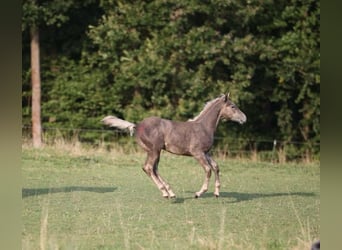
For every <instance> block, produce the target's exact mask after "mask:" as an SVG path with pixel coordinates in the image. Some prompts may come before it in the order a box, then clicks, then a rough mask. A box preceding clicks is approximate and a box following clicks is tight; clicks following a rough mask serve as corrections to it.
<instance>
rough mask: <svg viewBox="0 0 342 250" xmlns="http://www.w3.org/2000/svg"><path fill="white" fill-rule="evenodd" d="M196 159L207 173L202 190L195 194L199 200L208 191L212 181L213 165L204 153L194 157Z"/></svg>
mask: <svg viewBox="0 0 342 250" xmlns="http://www.w3.org/2000/svg"><path fill="white" fill-rule="evenodd" d="M194 157H195V158H196V159H197V160H198V162H199V163H200V164H201V166H202V167H203V169H204V172H205V178H204V182H203V185H202V188H201V189H200V191H198V192H196V193H195V198H198V197H200V196H201V195H202V194H203V193H205V192H207V191H208V186H209V180H210V176H211V165H210V164H209V161H208V160H207V157H206V155H205V154H204V153H202V154H199V155H194Z"/></svg>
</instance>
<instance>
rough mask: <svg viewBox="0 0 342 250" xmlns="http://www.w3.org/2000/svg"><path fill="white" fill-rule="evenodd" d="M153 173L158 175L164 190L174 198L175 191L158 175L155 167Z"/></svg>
mask: <svg viewBox="0 0 342 250" xmlns="http://www.w3.org/2000/svg"><path fill="white" fill-rule="evenodd" d="M155 175H156V176H157V177H158V179H159V181H160V182H161V183H162V184H163V185H164V187H165V189H166V191H167V192H168V193H169V197H170V198H175V197H176V195H175V193H174V192H173V191H172V189H171V187H170V185H169V184H168V183H167V182H166V181H165V180H164V179H163V178H162V177H161V176H160V175H159V173H158V169H157V168H156V169H155Z"/></svg>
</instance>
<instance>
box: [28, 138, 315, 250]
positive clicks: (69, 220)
mask: <svg viewBox="0 0 342 250" xmlns="http://www.w3.org/2000/svg"><path fill="white" fill-rule="evenodd" d="M144 160H145V155H144V154H142V153H139V152H138V153H136V154H124V153H123V152H116V151H112V152H108V151H106V150H103V149H84V148H82V147H77V145H76V146H75V145H73V146H70V145H69V146H68V145H59V146H54V147H45V148H43V149H39V150H34V149H31V148H30V147H28V146H24V147H23V153H22V177H23V191H22V196H23V206H22V221H23V230H22V245H23V249H305V248H307V246H309V245H310V244H311V243H312V242H313V241H314V240H315V239H318V238H319V229H320V226H319V224H320V221H319V220H320V219H319V206H320V170H319V169H320V167H319V165H317V164H310V165H303V164H293V163H292V164H272V163H262V162H251V161H248V160H240V161H238V160H227V159H217V162H218V163H219V165H220V169H221V183H222V184H221V197H220V198H218V199H217V198H215V197H214V195H213V186H214V185H213V179H212V181H211V183H210V184H211V185H210V187H209V191H208V193H207V194H205V195H204V196H203V197H201V198H199V199H194V198H193V197H194V193H195V192H196V191H198V190H199V189H200V187H201V185H202V182H203V179H204V173H203V170H202V168H201V167H200V166H199V165H198V163H197V162H196V161H195V160H194V159H192V158H189V157H180V156H174V155H170V154H168V153H163V154H162V157H161V161H160V168H159V169H160V173H161V175H162V176H163V177H165V179H167V180H168V181H169V183H170V185H171V186H172V188H173V190H174V192H175V193H176V195H177V198H176V199H171V200H167V199H164V198H162V197H161V193H160V192H159V190H158V189H157V188H156V187H155V186H154V184H153V183H152V181H151V180H149V179H148V178H147V176H146V175H145V173H144V172H143V171H142V170H141V167H142V164H143V163H144Z"/></svg>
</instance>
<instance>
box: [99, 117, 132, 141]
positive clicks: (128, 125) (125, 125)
mask: <svg viewBox="0 0 342 250" xmlns="http://www.w3.org/2000/svg"><path fill="white" fill-rule="evenodd" d="M101 122H103V123H104V124H105V125H108V126H110V127H115V128H119V129H128V130H129V133H130V135H131V136H133V135H134V131H135V124H134V123H132V122H128V121H125V120H122V119H120V118H117V117H115V116H111V115H109V116H106V117H105V118H103V119H102V120H101Z"/></svg>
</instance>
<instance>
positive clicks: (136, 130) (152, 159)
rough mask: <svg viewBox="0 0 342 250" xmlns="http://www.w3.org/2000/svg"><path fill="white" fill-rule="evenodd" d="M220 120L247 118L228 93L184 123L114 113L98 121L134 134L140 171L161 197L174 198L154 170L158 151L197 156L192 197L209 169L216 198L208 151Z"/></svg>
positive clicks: (217, 185) (205, 187)
mask: <svg viewBox="0 0 342 250" xmlns="http://www.w3.org/2000/svg"><path fill="white" fill-rule="evenodd" d="M221 119H223V120H231V121H235V122H238V123H240V124H243V123H245V122H246V120H247V118H246V115H245V114H244V113H243V112H242V111H241V110H240V109H239V108H238V107H237V106H236V105H235V104H234V103H233V102H232V101H231V100H230V99H229V94H228V95H221V96H219V97H217V98H215V99H213V100H211V101H209V102H208V103H207V104H206V105H205V107H204V108H203V110H202V111H201V112H200V113H199V114H198V115H197V116H196V117H194V118H193V119H190V120H188V121H186V122H179V121H171V120H166V119H162V118H160V117H148V118H145V119H144V120H143V121H141V122H140V123H137V124H134V123H131V122H128V121H125V120H122V119H119V118H117V117H115V116H106V117H105V118H104V119H102V122H103V123H104V124H105V125H108V126H110V127H116V128H119V129H128V130H129V131H130V134H131V136H133V135H135V138H136V141H137V143H138V144H139V145H140V146H141V147H142V148H143V149H144V150H145V151H146V152H147V159H146V162H145V164H144V166H143V170H144V172H145V173H146V174H147V175H148V176H149V177H150V178H151V179H152V181H153V182H154V183H155V185H156V186H157V187H158V189H159V190H160V191H161V192H162V195H163V197H165V198H168V197H170V198H174V197H175V196H176V195H175V194H174V192H173V191H172V189H171V187H170V185H169V184H168V183H167V182H166V181H165V179H164V178H162V177H161V176H160V175H159V173H158V163H159V158H160V153H161V150H166V151H168V152H170V153H173V154H177V155H187V156H193V157H194V158H195V159H197V161H198V162H199V163H200V164H201V166H202V167H203V169H204V171H205V179H204V183H203V185H202V188H201V189H200V190H199V191H198V192H196V193H195V197H196V198H198V197H200V196H201V195H202V194H203V193H205V192H206V191H207V190H208V184H209V179H210V176H211V171H213V172H214V174H215V192H214V195H215V196H216V197H218V196H219V195H220V177H219V166H218V164H217V163H216V162H215V161H214V160H213V159H212V158H211V156H210V155H209V151H210V149H211V147H212V145H213V142H214V133H215V131H216V128H217V125H218V123H219V121H220V120H221Z"/></svg>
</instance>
